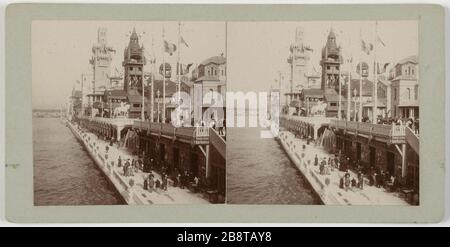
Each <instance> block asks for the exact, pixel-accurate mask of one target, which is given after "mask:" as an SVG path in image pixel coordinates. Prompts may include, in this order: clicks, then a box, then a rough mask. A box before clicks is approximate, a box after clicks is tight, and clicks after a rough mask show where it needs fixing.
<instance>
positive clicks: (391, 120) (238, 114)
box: [227, 20, 420, 206]
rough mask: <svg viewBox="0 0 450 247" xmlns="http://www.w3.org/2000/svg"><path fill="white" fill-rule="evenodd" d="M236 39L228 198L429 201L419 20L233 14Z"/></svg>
mask: <svg viewBox="0 0 450 247" xmlns="http://www.w3.org/2000/svg"><path fill="white" fill-rule="evenodd" d="M227 44H228V45H227V49H228V51H229V53H228V61H229V64H228V66H229V68H230V71H229V74H228V87H227V89H228V93H230V92H241V96H240V97H237V96H236V97H234V98H230V97H227V111H228V114H227V116H228V118H227V122H228V123H227V126H228V127H229V128H228V134H227V138H228V142H227V144H228V148H227V203H229V204H300V205H399V206H403V205H404V206H408V205H419V198H420V197H419V191H420V190H419V146H420V139H419V136H420V133H419V123H420V117H419V66H420V59H419V57H418V54H419V36H418V22H417V21H412V20H409V21H401V20H397V21H386V20H383V21H381V20H372V21H307V22H229V23H228V39H227ZM233 102H234V103H233ZM268 132H269V133H268Z"/></svg>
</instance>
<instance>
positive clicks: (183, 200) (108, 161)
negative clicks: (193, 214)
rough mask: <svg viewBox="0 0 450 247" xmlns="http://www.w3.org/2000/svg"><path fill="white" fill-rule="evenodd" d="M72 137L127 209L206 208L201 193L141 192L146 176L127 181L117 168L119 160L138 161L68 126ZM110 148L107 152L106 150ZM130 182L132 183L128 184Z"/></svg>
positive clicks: (176, 190) (174, 190)
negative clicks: (188, 205) (165, 206)
mask: <svg viewBox="0 0 450 247" xmlns="http://www.w3.org/2000/svg"><path fill="white" fill-rule="evenodd" d="M67 124H68V127H69V128H70V129H71V130H72V132H73V133H74V135H75V137H76V138H77V139H78V140H80V141H81V142H82V144H83V146H84V147H85V148H86V150H87V151H88V153H89V155H90V156H91V158H92V159H93V160H94V161H95V163H96V164H97V166H98V167H99V169H100V170H101V171H102V172H103V173H104V174H105V176H106V177H107V178H108V179H109V181H110V182H111V183H112V184H113V185H114V187H115V188H116V190H117V191H118V192H119V193H120V195H121V196H122V198H123V199H124V201H125V202H126V203H127V204H129V205H148V204H208V203H209V201H208V200H207V199H205V198H204V197H203V195H202V194H200V193H192V192H190V191H189V190H188V189H181V188H179V187H173V186H171V185H170V183H169V185H168V188H167V191H164V190H161V189H154V190H153V191H152V192H150V191H148V190H144V179H145V178H146V177H147V176H148V174H149V173H145V172H142V171H140V170H139V171H137V172H134V174H133V176H129V177H126V176H124V174H123V166H122V167H118V166H117V161H118V158H119V156H120V157H121V159H122V163H124V162H125V161H126V160H127V159H130V160H131V159H133V158H135V159H136V158H137V157H135V156H133V155H131V154H129V152H128V151H127V150H126V149H124V148H120V147H118V146H117V145H113V146H110V145H109V143H108V142H106V141H104V140H101V139H98V138H97V136H96V135H95V134H93V133H90V132H87V131H83V130H82V129H80V128H79V127H78V125H76V124H74V123H71V122H69V121H68V122H67ZM107 146H108V147H109V149H108V151H107V150H106V147H107ZM152 173H153V175H154V176H155V179H159V180H161V176H160V174H158V173H156V172H152ZM130 179H132V180H133V182H134V183H131V184H132V185H131V184H130Z"/></svg>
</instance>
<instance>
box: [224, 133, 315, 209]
mask: <svg viewBox="0 0 450 247" xmlns="http://www.w3.org/2000/svg"><path fill="white" fill-rule="evenodd" d="M260 130H261V129H260V128H228V132H227V202H228V203H230V204H321V201H320V199H319V197H318V196H317V195H316V194H315V192H314V190H313V189H312V188H311V186H310V185H309V183H308V181H307V180H306V179H305V178H304V177H303V175H302V174H301V173H300V172H299V171H298V170H297V168H295V165H294V164H293V163H292V162H291V161H290V159H289V157H288V156H287V154H286V153H285V152H284V150H283V149H282V148H281V146H280V145H279V143H278V142H277V141H276V140H275V139H261V138H260Z"/></svg>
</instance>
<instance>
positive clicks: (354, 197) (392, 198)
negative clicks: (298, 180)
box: [278, 131, 409, 205]
mask: <svg viewBox="0 0 450 247" xmlns="http://www.w3.org/2000/svg"><path fill="white" fill-rule="evenodd" d="M278 137H279V139H278V140H279V142H280V144H281V146H282V147H283V149H284V150H285V151H286V153H287V154H288V156H289V157H290V159H291V160H292V162H293V163H294V164H295V166H296V167H297V168H298V169H299V170H300V171H301V173H302V174H303V175H304V176H305V178H306V179H307V180H308V181H309V183H310V184H311V186H312V187H313V189H314V190H315V191H316V193H317V194H318V196H319V197H320V198H321V200H322V202H323V203H324V204H326V205H409V204H408V203H407V202H406V201H405V200H403V199H402V198H401V197H400V195H399V194H398V193H396V192H387V191H386V190H385V189H384V188H377V187H375V186H368V181H367V180H366V179H365V183H364V187H363V189H362V190H361V189H357V188H351V189H349V190H348V191H345V190H344V189H341V188H340V187H339V181H340V179H341V177H343V176H344V174H345V172H341V171H339V170H337V169H334V170H330V174H328V175H322V174H320V170H319V166H314V158H315V155H317V157H318V159H319V163H320V161H321V160H322V159H323V158H324V157H325V158H326V159H327V160H328V158H329V157H334V155H332V154H329V153H328V152H327V151H326V150H324V149H323V148H322V147H320V146H316V145H315V144H314V143H313V142H311V143H310V144H307V143H306V141H305V140H302V139H299V138H296V137H295V135H294V134H293V133H291V132H289V131H280V132H279V135H278ZM303 145H304V146H305V149H303ZM349 173H350V176H351V177H352V178H355V179H356V177H357V175H356V174H355V173H354V172H352V171H349Z"/></svg>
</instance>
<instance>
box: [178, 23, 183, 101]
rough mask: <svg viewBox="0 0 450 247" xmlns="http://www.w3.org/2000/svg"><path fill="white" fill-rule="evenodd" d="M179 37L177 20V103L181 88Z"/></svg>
mask: <svg viewBox="0 0 450 247" xmlns="http://www.w3.org/2000/svg"><path fill="white" fill-rule="evenodd" d="M180 39H181V22H180V21H179V22H178V43H177V45H178V54H177V55H178V58H177V66H178V68H177V84H178V85H177V92H178V96H177V104H178V103H179V102H180V90H181V80H180V75H181V68H182V66H181V64H180V50H181V46H180Z"/></svg>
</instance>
